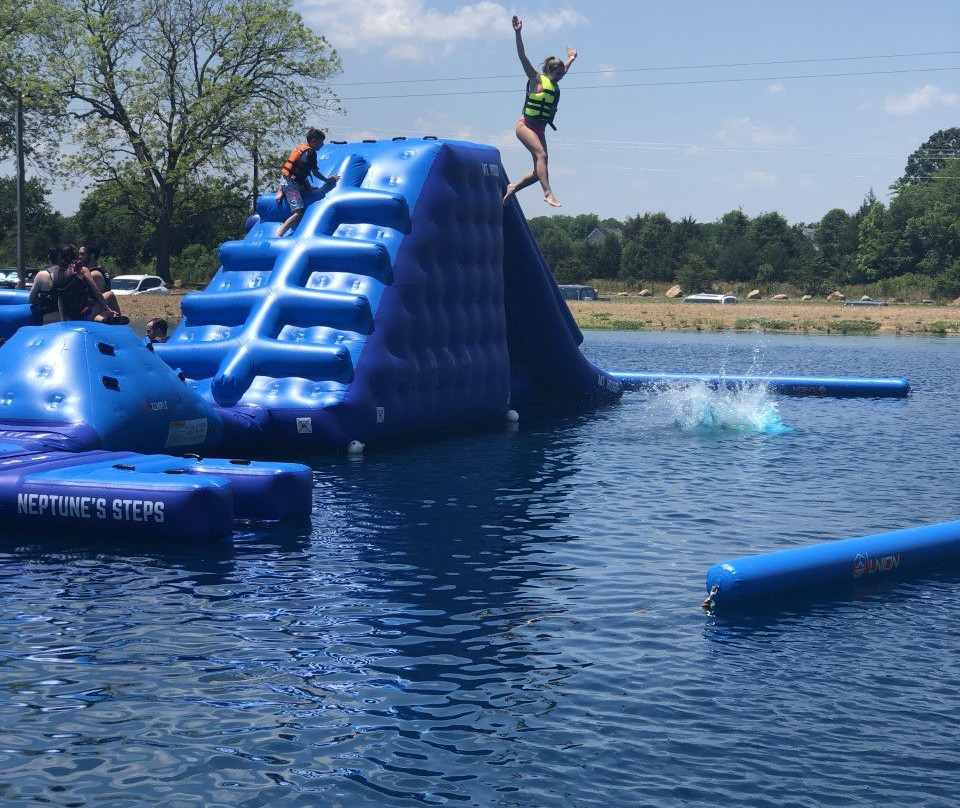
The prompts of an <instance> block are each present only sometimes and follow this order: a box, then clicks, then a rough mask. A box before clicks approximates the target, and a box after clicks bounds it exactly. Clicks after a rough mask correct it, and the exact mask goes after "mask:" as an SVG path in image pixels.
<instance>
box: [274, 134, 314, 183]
mask: <svg viewBox="0 0 960 808" xmlns="http://www.w3.org/2000/svg"><path fill="white" fill-rule="evenodd" d="M307 151H310V145H309V144H307V143H300V144H298V145H297V147H296V148H295V149H294V150H293V151H292V152H290V156H289V157H288V158H287V162H285V163H284V164H283V168H281V169H280V174H281V175H283V176H284V177H286V178H287V179H294V180H296V181H297V182H303V181H304V180H305V179H306V178H307V175H308V174H309V173H310V166H305V165H304V164H303V163H302V162H301V161H300V157H301V156H302V155H303V153H304V152H307Z"/></svg>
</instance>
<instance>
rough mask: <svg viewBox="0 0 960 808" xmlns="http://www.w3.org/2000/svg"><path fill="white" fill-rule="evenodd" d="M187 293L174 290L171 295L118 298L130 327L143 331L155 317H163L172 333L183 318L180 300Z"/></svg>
mask: <svg viewBox="0 0 960 808" xmlns="http://www.w3.org/2000/svg"><path fill="white" fill-rule="evenodd" d="M184 294H185V292H184V291H182V290H180V289H172V290H171V292H170V294H169V295H123V296H121V297H118V298H117V300H118V301H119V303H120V308H121V309H122V311H123V313H124V314H125V315H127V317H129V318H130V325H131V326H136V327H137V330H138V331H142V330H143V328H142V326H143V324H144V323H146V321H147V320H150V319H152V318H153V317H163V319H165V320H166V321H167V325H168V326H169V329H170V331H173V329H174V328H175V327H176V325H177V323H179V322H180V318H181V317H182V316H183V315H182V314H181V312H180V300H181V298H182V297H183V296H184Z"/></svg>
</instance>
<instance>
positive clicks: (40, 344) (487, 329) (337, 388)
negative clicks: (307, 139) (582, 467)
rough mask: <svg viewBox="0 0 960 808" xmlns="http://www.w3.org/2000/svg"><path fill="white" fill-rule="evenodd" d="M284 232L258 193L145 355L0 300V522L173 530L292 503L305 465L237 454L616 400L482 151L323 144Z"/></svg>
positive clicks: (429, 143)
mask: <svg viewBox="0 0 960 808" xmlns="http://www.w3.org/2000/svg"><path fill="white" fill-rule="evenodd" d="M320 169H321V171H322V172H323V173H324V174H326V175H330V174H339V175H340V177H341V179H340V181H339V182H338V183H337V184H336V185H332V186H327V187H325V188H323V189H318V190H317V191H316V192H315V193H314V194H312V195H311V196H310V198H308V200H307V201H308V206H307V210H306V212H305V215H304V217H303V219H302V220H301V221H300V223H299V225H298V226H297V228H296V229H295V231H294V232H293V233H291V234H287V235H286V236H285V237H283V238H278V237H277V236H276V233H277V230H278V229H279V227H280V224H281V222H282V221H283V220H285V219H286V218H287V216H288V215H289V210H288V209H287V207H286V204H285V203H281V204H280V205H278V204H277V202H276V201H275V199H274V197H273V195H272V194H267V195H265V196H263V197H261V198H260V200H259V201H258V206H257V216H256V217H252V218H253V220H254V221H253V222H252V226H251V227H249V229H248V231H247V233H246V235H245V237H244V238H243V239H242V240H238V241H232V242H228V243H226V244H224V245H223V247H222V248H221V250H220V260H221V264H222V266H221V268H220V269H219V270H218V272H217V273H216V275H215V277H214V278H213V280H212V281H211V282H210V284H209V285H208V286H207V288H206V289H205V290H204V291H203V292H198V293H193V294H190V295H187V296H186V297H184V299H183V302H182V309H183V320H182V322H181V323H180V325H179V327H178V328H177V329H176V331H175V332H174V333H173V335H172V336H171V339H170V341H169V342H168V343H167V344H165V345H158V346H156V347H155V349H154V347H153V346H147V345H144V344H143V342H142V341H141V340H140V339H139V338H138V337H137V335H136V334H134V332H133V331H132V330H130V329H126V328H123V327H117V326H105V325H101V324H98V323H87V322H69V323H58V324H52V325H46V326H40V325H38V324H36V322H35V320H34V318H33V315H32V314H31V312H30V307H29V305H28V302H27V295H26V293H25V292H17V291H5V290H4V291H3V292H0V337H2V338H3V339H4V340H5V342H4V344H3V345H2V346H0V526H3V525H18V526H21V527H25V528H31V527H39V528H42V529H50V528H56V529H59V530H75V531H95V532H98V533H101V534H103V533H107V534H110V533H111V532H115V533H118V534H124V533H125V532H129V531H130V530H131V529H132V528H135V529H136V530H137V532H138V534H139V535H156V536H183V537H186V536H192V537H202V536H209V535H221V534H225V533H228V532H229V529H230V527H229V526H230V524H231V523H232V520H233V519H236V518H262V519H280V518H287V517H289V516H303V515H305V514H308V513H309V511H310V507H311V503H310V496H311V492H310V482H311V474H310V470H309V468H307V467H306V466H302V465H299V464H277V463H266V462H254V461H249V460H243V459H241V460H204V459H203V457H202V456H201V455H213V456H218V457H229V456H230V455H240V456H241V457H243V458H246V457H249V456H250V455H251V454H257V455H261V456H262V455H264V454H266V453H270V452H291V451H292V452H297V453H306V454H309V453H311V452H315V451H318V450H327V449H338V448H345V447H346V446H347V445H348V444H350V443H352V442H355V441H356V442H363V443H366V442H376V441H385V440H389V439H391V438H396V437H399V436H404V435H410V434H415V433H423V432H436V431H438V430H443V429H449V428H454V427H459V426H465V425H468V424H473V423H481V422H484V421H492V420H496V419H501V418H503V417H504V416H505V414H506V413H507V411H508V409H509V408H510V406H511V404H512V402H514V401H517V400H519V399H532V398H536V399H554V400H556V399H568V400H582V401H589V402H604V401H611V400H616V399H617V398H618V397H619V396H620V395H621V393H622V385H621V384H620V382H618V381H617V380H616V379H615V378H613V376H611V375H610V374H608V373H605V372H603V371H601V370H599V369H598V368H596V367H594V366H593V365H592V364H591V363H589V362H588V361H587V360H586V359H585V358H584V357H583V355H582V354H581V353H580V350H579V345H580V342H581V340H582V335H581V334H580V331H579V329H578V328H577V326H576V324H575V323H574V322H573V319H572V317H571V315H570V313H569V310H568V309H567V306H566V304H565V303H564V301H563V300H562V298H561V296H560V293H559V290H558V288H557V286H556V283H555V282H554V281H553V278H552V276H551V274H550V270H549V268H548V267H547V265H546V263H545V262H544V259H543V257H542V256H541V254H540V252H539V249H538V248H537V246H536V242H535V240H534V238H533V236H532V234H531V232H530V229H529V227H528V226H527V223H526V220H525V219H524V217H523V214H522V212H521V210H520V208H519V205H518V204H517V202H516V200H512V201H511V203H510V204H509V205H507V206H504V205H503V203H502V195H503V191H504V187H505V185H506V178H505V176H504V173H503V169H502V166H501V163H500V156H499V152H498V151H497V150H496V149H494V148H492V147H489V146H483V145H477V144H472V143H464V142H457V141H444V140H437V139H434V138H423V139H411V140H407V139H396V140H393V141H389V142H377V143H373V142H371V143H366V142H365V143H359V144H357V143H354V144H331V145H328V146H326V147H325V148H324V149H323V150H322V151H321V152H320Z"/></svg>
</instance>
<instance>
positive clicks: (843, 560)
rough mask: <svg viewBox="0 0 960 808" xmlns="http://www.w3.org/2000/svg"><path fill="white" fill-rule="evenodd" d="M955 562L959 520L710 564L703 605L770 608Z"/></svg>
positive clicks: (959, 555)
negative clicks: (806, 594) (810, 594)
mask: <svg viewBox="0 0 960 808" xmlns="http://www.w3.org/2000/svg"><path fill="white" fill-rule="evenodd" d="M958 560H960V521H958V522H944V523H942V524H937V525H926V526H923V527H914V528H906V529H904V530H894V531H892V532H890V533H877V534H875V535H872V536H861V537H859V538H855V539H841V540H839V541H832V542H826V543H823V544H816V545H813V546H810V547H797V548H793V549H790V550H780V551H778V552H775V553H765V554H763V555H756V556H744V557H743V558H736V559H733V560H732V561H724V562H722V563H720V564H715V565H714V566H712V567H711V568H710V570H709V571H708V572H707V592H708V593H709V597H708V601H712V603H713V605H714V606H716V607H717V608H725V607H730V608H734V609H735V608H738V607H746V606H756V605H758V604H762V605H763V606H769V605H770V604H772V603H773V602H775V601H776V600H777V599H780V598H790V597H796V596H797V595H798V594H801V593H804V592H811V591H815V590H817V591H821V592H823V591H836V590H838V589H841V588H842V587H844V586H850V585H851V584H853V583H867V582H868V581H872V580H875V579H876V578H877V577H878V576H880V577H882V576H886V575H891V574H893V573H898V574H900V575H911V574H916V573H918V572H920V571H922V570H925V569H929V568H931V567H933V566H935V565H937V564H943V563H945V562H955V561H958ZM706 603H707V601H705V604H706Z"/></svg>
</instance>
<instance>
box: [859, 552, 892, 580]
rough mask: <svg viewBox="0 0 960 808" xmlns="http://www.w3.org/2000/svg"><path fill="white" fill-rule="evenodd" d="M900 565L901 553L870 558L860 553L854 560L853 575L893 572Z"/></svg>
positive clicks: (860, 576)
mask: <svg viewBox="0 0 960 808" xmlns="http://www.w3.org/2000/svg"><path fill="white" fill-rule="evenodd" d="M899 567H900V553H896V554H894V555H885V556H880V558H870V556H868V555H864V554H863V553H860V554H858V555H857V557H856V558H855V559H854V560H853V577H854V578H862V577H863V576H864V575H874V574H875V573H878V572H893V571H894V570H895V569H898V568H899Z"/></svg>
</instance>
